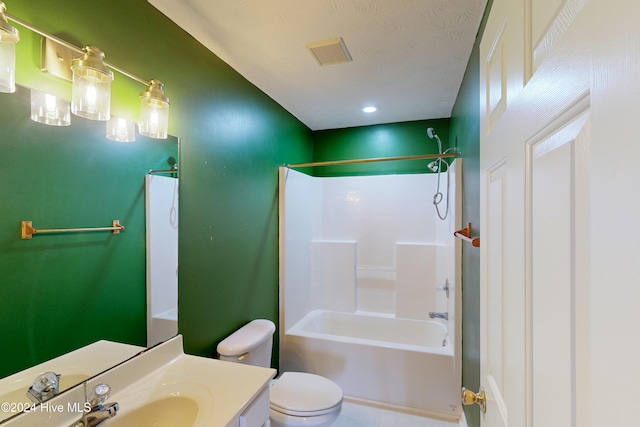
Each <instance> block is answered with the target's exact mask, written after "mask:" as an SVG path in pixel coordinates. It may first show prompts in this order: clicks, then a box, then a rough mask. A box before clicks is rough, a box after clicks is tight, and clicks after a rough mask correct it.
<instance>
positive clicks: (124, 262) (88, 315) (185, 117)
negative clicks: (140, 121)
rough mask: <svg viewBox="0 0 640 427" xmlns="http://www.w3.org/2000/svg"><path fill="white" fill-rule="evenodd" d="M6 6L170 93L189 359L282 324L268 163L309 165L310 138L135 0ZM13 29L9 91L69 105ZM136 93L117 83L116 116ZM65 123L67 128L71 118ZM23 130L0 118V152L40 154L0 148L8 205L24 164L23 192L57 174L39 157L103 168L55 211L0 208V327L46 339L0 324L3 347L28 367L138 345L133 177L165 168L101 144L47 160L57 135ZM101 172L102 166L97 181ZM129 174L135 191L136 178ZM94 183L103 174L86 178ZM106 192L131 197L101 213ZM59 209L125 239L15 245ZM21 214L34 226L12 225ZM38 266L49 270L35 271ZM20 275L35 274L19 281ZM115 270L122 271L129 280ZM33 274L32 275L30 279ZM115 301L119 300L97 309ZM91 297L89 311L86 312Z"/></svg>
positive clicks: (132, 85) (138, 217)
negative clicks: (19, 317)
mask: <svg viewBox="0 0 640 427" xmlns="http://www.w3.org/2000/svg"><path fill="white" fill-rule="evenodd" d="M5 4H6V6H7V9H8V13H9V14H11V15H13V16H16V17H18V18H21V19H23V20H25V21H27V22H29V23H31V24H33V25H36V26H38V27H40V28H41V29H43V30H45V31H47V32H49V33H52V34H55V35H58V36H60V37H62V38H64V39H65V40H68V41H70V42H72V43H74V44H76V45H78V46H82V45H86V44H91V45H95V46H97V47H99V48H100V49H101V50H103V51H104V52H105V54H106V58H107V60H108V61H109V62H111V63H113V64H115V65H117V66H119V67H121V68H124V69H126V70H127V71H129V72H131V73H133V74H135V75H137V76H140V77H142V78H145V79H151V78H156V79H159V80H161V81H162V82H163V83H164V84H165V91H166V94H167V96H169V97H170V98H171V117H170V123H169V132H170V133H171V134H173V135H178V136H179V137H180V141H181V146H180V154H179V156H180V169H181V171H180V190H181V193H180V230H179V232H180V248H179V250H180V255H179V264H180V271H179V282H180V285H179V286H180V290H179V311H180V315H179V317H180V318H179V331H180V332H181V333H182V334H184V339H185V350H186V351H187V352H189V353H194V354H201V355H207V356H211V355H212V354H213V350H214V348H215V345H216V344H217V342H218V341H219V340H221V339H222V338H223V337H224V336H225V335H226V334H228V333H230V332H232V331H233V330H234V329H235V328H237V327H238V326H240V325H241V324H243V323H245V322H247V321H249V320H251V319H253V318H256V317H266V318H270V319H272V320H277V295H278V292H277V287H278V282H277V280H278V264H277V257H278V249H277V248H278V245H277V209H276V207H277V204H276V198H277V167H278V166H280V165H281V164H283V163H293V162H303V161H310V160H312V142H311V132H310V131H309V129H308V128H307V127H306V126H304V125H302V124H301V123H300V122H299V121H298V120H297V119H295V118H294V117H293V116H292V115H291V114H289V113H288V112H287V111H285V110H284V109H283V108H282V107H280V106H279V105H278V104H277V103H275V102H274V101H273V100H272V99H270V98H269V97H268V96H266V95H265V94H264V93H262V92H261V91H259V90H258V89H257V88H256V87H255V86H253V85H252V84H251V83H249V82H247V81H246V79H244V78H243V77H242V76H240V75H239V74H238V73H237V72H235V71H234V70H233V69H231V68H230V67H229V66H228V65H227V64H225V63H224V62H222V61H221V60H220V59H219V58H217V57H216V56H215V55H213V54H211V53H210V52H209V51H208V50H207V49H205V48H204V47H203V46H202V45H201V44H200V43H198V42H197V41H195V40H194V39H193V38H192V37H191V36H190V35H188V34H187V33H185V32H184V31H182V30H181V29H180V28H178V27H177V26H176V25H175V24H173V23H172V22H171V21H170V20H169V19H167V18H166V17H165V16H164V15H162V14H161V13H160V12H158V11H157V10H156V9H155V8H153V7H152V6H151V5H150V4H149V3H148V2H147V1H146V0H114V1H111V2H90V3H89V2H87V1H86V0H68V1H65V2H51V1H48V0H31V1H29V2H19V1H15V0H7V1H5ZM16 26H17V27H18V29H19V30H20V31H21V41H20V43H19V44H18V58H19V59H18V71H17V80H18V83H20V84H23V85H25V86H29V87H34V88H37V89H40V90H43V91H46V92H48V93H51V94H54V95H58V96H62V97H65V98H67V99H68V98H70V91H71V89H70V84H69V83H68V82H65V81H62V80H59V79H57V78H55V77H51V76H47V75H44V74H42V73H41V72H40V70H39V66H40V64H39V37H37V36H34V35H33V34H32V33H31V32H30V31H29V30H27V29H24V28H22V27H20V26H18V25H16ZM144 89H145V88H144V86H143V85H141V84H140V83H138V82H135V81H132V80H130V79H128V78H126V77H124V76H121V75H119V74H118V73H115V81H114V83H113V90H112V113H113V114H114V115H118V116H121V117H126V118H129V119H133V120H136V119H137V115H138V98H137V97H138V94H139V92H141V91H143V90H144ZM13 96H14V95H11V94H8V95H6V98H10V99H14V98H12V97H13ZM2 110H3V111H4V110H5V109H4V107H3V108H2ZM72 120H75V121H78V120H77V118H75V117H73V118H72ZM28 122H29V120H28V118H24V117H22V119H20V120H18V119H17V118H9V119H8V120H2V121H1V122H0V123H1V124H0V135H1V137H2V144H3V147H4V145H5V144H9V145H11V144H23V143H24V141H21V140H19V139H15V138H18V137H17V136H16V135H17V133H19V134H20V135H22V136H20V137H19V138H23V139H27V138H28V139H29V141H32V142H30V144H31V145H35V144H42V145H43V146H40V147H39V150H38V151H37V152H36V151H29V150H27V149H26V148H24V149H22V148H21V149H20V151H19V152H18V153H17V154H16V156H18V157H15V156H14V157H11V158H9V157H7V150H4V149H3V150H2V151H1V152H2V153H3V160H4V161H5V166H6V165H7V164H8V163H12V167H11V169H10V170H8V171H7V172H6V176H5V179H4V180H3V181H2V182H3V184H2V186H3V187H2V188H3V193H2V194H3V195H4V196H5V197H4V200H5V203H6V200H8V199H9V200H10V197H11V198H13V197H16V194H17V190H15V189H14V187H13V185H15V184H17V183H18V182H19V179H18V177H21V176H22V175H16V174H15V173H14V172H15V171H16V170H18V169H20V168H22V169H24V171H25V173H27V172H28V174H29V176H30V179H29V181H28V184H29V186H30V187H33V186H35V184H34V182H43V181H44V182H46V181H47V180H51V179H52V176H51V172H45V171H43V170H42V168H41V166H42V165H43V164H44V163H46V162H47V159H49V160H54V159H55V160H56V162H55V164H56V166H58V167H60V168H61V169H60V174H61V175H64V176H65V177H66V174H68V173H70V172H69V170H70V169H73V170H75V168H77V167H78V165H82V164H85V163H86V162H87V161H88V160H89V159H91V160H92V161H94V160H96V158H99V159H100V161H101V162H103V163H104V165H102V166H100V167H99V168H98V167H95V168H94V167H93V166H92V165H93V163H87V166H88V167H89V169H91V171H94V172H95V173H93V174H92V173H85V172H82V171H80V172H77V173H76V172H74V173H73V174H71V175H70V176H69V177H68V179H67V181H65V182H66V183H67V184H68V187H67V188H64V190H63V191H62V190H60V189H59V188H58V187H57V186H56V188H57V190H56V191H59V192H60V191H62V192H60V193H59V194H60V196H61V197H62V196H64V202H63V201H62V199H61V200H60V201H56V202H55V203H53V201H51V200H48V201H47V200H42V201H41V202H42V203H41V204H34V203H32V201H33V200H31V201H29V200H27V201H26V202H25V204H26V205H29V206H31V208H30V209H29V210H25V209H18V210H19V212H17V213H16V214H15V215H14V214H13V213H11V215H9V214H10V212H9V208H8V207H7V206H5V205H3V207H2V208H0V209H2V210H1V211H0V212H1V215H2V219H3V221H2V223H3V224H4V223H6V226H2V227H1V228H0V233H1V235H0V242H1V243H0V244H2V248H3V252H2V254H1V255H2V256H1V259H0V261H1V265H0V274H1V275H2V276H1V277H2V283H3V285H2V287H1V288H0V292H3V294H2V298H1V299H0V305H1V306H2V317H3V328H5V325H9V323H6V321H7V320H6V319H7V318H9V317H10V316H13V315H15V314H16V313H28V316H29V317H30V318H31V321H30V322H28V323H30V326H29V328H30V329H31V330H34V331H35V330H37V331H42V332H38V333H37V335H38V337H41V338H42V339H41V340H40V341H35V340H33V339H32V338H35V337H34V336H30V335H29V334H28V333H26V332H25V331H24V330H15V331H14V330H13V329H11V328H10V327H7V330H4V329H3V332H6V334H5V333H3V334H2V338H0V340H1V342H2V345H1V346H2V347H3V348H5V349H6V348H13V347H12V346H14V345H19V346H21V348H22V347H23V346H26V347H27V348H29V349H32V350H30V351H32V352H33V353H34V356H33V357H31V358H30V360H29V362H33V363H35V362H39V361H42V360H44V359H47V358H49V357H51V356H54V355H57V354H60V353H63V352H65V351H68V350H70V349H72V348H75V347H78V346H80V345H82V344H84V343H85V342H86V341H91V340H95V339H98V338H103V337H106V338H108V339H113V340H116V341H124V342H130V343H134V344H144V331H145V323H144V314H145V291H144V287H145V284H144V268H145V265H144V263H145V261H144V258H142V259H141V258H139V256H138V254H139V253H144V241H143V240H142V239H139V238H136V237H135V234H136V233H138V232H142V229H143V226H144V222H143V221H144V219H143V211H142V210H140V209H142V208H141V206H142V204H141V203H142V201H143V193H142V187H141V186H142V178H143V175H144V173H145V172H146V171H147V170H148V169H150V168H156V167H158V166H161V167H162V168H165V167H166V163H167V162H166V159H158V162H159V163H160V164H149V162H148V161H140V159H138V160H136V159H135V158H131V159H129V158H127V157H126V153H124V152H123V153H121V154H118V155H113V154H111V153H106V152H105V150H107V149H106V148H105V147H107V146H108V147H112V146H110V145H108V144H106V145H105V147H100V148H96V149H95V150H96V151H95V152H94V150H93V149H92V148H88V147H83V148H82V149H81V150H79V151H74V150H72V151H70V152H68V153H67V154H66V155H62V154H57V153H56V150H57V148H54V144H56V143H58V142H59V141H57V140H55V139H54V140H52V138H51V137H52V135H55V130H53V129H52V128H50V127H45V129H44V130H41V131H39V132H37V133H32V132H31V129H30V128H29V126H30V125H31V124H30V123H28ZM25 135H26V136H25ZM65 142H66V141H65ZM47 143H48V144H49V145H46V144H47ZM77 143H79V141H75V142H74V144H75V149H76V150H77V149H78V147H77V145H79V144H77ZM139 146H140V142H136V143H134V144H132V145H130V146H127V147H128V148H113V147H112V149H114V150H127V149H128V150H130V151H131V150H137V149H138V148H137V147H139ZM120 147H124V146H120ZM131 147H135V148H131ZM34 155H36V156H38V157H40V159H39V160H38V162H37V163H36V162H34V161H33V159H30V157H32V156H34ZM174 157H175V154H174ZM106 164H108V165H109V169H108V170H103V169H104V168H106ZM0 169H2V168H0ZM98 169H99V170H100V172H99V173H98V172H97V170H98ZM5 170H6V168H5ZM129 173H130V174H132V175H134V176H135V179H136V181H133V182H132V180H131V177H130V176H127V174H129ZM98 174H99V178H94V177H95V176H96V175H98ZM122 174H125V178H122ZM54 178H56V179H57V177H55V176H54ZM123 181H124V182H123ZM107 183H108V184H113V186H114V190H115V189H118V190H123V191H125V192H133V194H127V195H123V196H122V197H123V198H125V199H126V201H125V202H124V203H113V204H111V203H105V202H103V201H102V200H101V197H100V196H99V194H100V190H101V188H102V187H103V184H107ZM122 187H127V188H126V190H124V189H123V188H122ZM52 194H55V193H52ZM23 197H27V196H26V195H25V196H23ZM33 198H34V199H35V198H36V196H33ZM48 199H55V197H54V196H51V197H48ZM98 202H101V203H98ZM138 203H140V205H138ZM63 204H64V205H66V206H68V207H69V209H68V210H71V211H73V213H72V215H71V217H69V222H72V221H73V225H75V224H77V223H80V224H81V225H83V224H85V223H87V222H90V223H91V224H93V222H94V221H99V222H103V219H104V218H107V219H108V221H111V219H115V218H118V219H120V220H122V222H123V224H125V226H127V230H126V232H125V233H123V234H121V235H119V236H113V237H111V236H106V237H105V236H104V235H91V236H87V235H85V236H84V237H80V236H65V237H63V236H53V237H52V236H47V237H46V239H47V240H44V238H45V237H44V236H37V237H39V239H37V240H36V239H35V238H34V241H32V242H22V241H20V239H19V235H18V230H19V227H18V226H19V221H20V220H22V219H32V220H34V225H35V226H38V225H40V218H42V220H41V221H42V224H41V225H42V226H46V227H49V226H57V225H62V224H61V221H62V219H63V218H64V220H65V221H66V219H67V218H68V217H67V216H64V217H62V216H61V215H62V213H61V212H58V209H56V211H55V212H53V208H61V207H62V206H63ZM11 209H12V208H11ZM85 210H89V211H90V213H91V215H90V216H89V213H87V212H85ZM16 215H17V216H18V218H17V219H16V218H15V216H16ZM25 215H26V216H28V217H30V218H27V217H24V218H23V216H25ZM58 215H60V216H61V217H60V218H58ZM9 217H10V220H7V221H4V220H5V219H7V218H9ZM112 217H113V218H112ZM45 219H47V220H48V221H46V222H45ZM49 219H51V221H49ZM53 219H55V221H53ZM125 220H129V223H127V222H125ZM59 221H60V222H59ZM82 239H88V241H87V240H82ZM125 239H132V240H135V242H134V243H133V245H134V246H135V247H134V248H129V249H123V242H124V241H125ZM28 244H30V246H26V245H28ZM116 245H117V246H116ZM72 251H73V252H72ZM41 259H45V260H47V261H49V260H52V262H53V263H57V262H59V263H60V265H59V266H56V268H54V269H53V270H51V269H44V268H43V267H42V263H41V262H40V261H39V260H41ZM87 259H91V260H93V261H92V262H88V261H87ZM71 266H73V268H71ZM31 270H37V272H36V273H28V272H29V271H31ZM77 270H82V273H83V274H80V273H79V272H78V271H77ZM125 272H127V274H129V273H130V276H131V277H128V278H127V279H126V280H125V279H123V275H124V274H125ZM29 275H31V278H30V277H25V276H29ZM8 277H10V279H8ZM7 280H11V281H12V285H11V287H10V288H8V287H6V285H5V283H6V281H7ZM114 287H115V288H114ZM45 289H47V290H46V292H45ZM110 290H111V291H114V292H109V291H110ZM26 293H31V294H33V295H34V296H35V297H37V298H39V300H38V305H37V306H34V305H33V304H30V303H27V302H25V301H24V300H23V297H24V295H25V294H26ZM113 294H115V295H116V299H115V301H114V300H113V299H108V300H106V301H105V300H104V298H103V297H107V296H111V297H112V296H113ZM7 296H10V298H8V297H7ZM69 296H72V298H73V299H74V301H75V300H77V301H81V302H85V303H86V302H91V305H89V306H88V307H85V306H83V307H80V306H77V305H73V306H72V307H70V306H68V305H66V304H67V299H68V298H69ZM98 300H99V301H101V302H102V305H101V306H100V307H96V306H95V305H93V301H98ZM36 309H37V310H36ZM38 310H42V311H46V312H47V313H49V317H47V316H45V315H36V314H34V312H35V311H38ZM43 323H46V325H45V326H43V325H42V324H43ZM3 362H4V360H3ZM2 365H3V367H2V368H3V369H4V370H5V371H6V372H5V373H9V372H10V371H14V370H16V369H17V368H19V367H20V366H18V364H16V363H14V364H13V366H12V367H11V368H5V365H4V363H3V364H2ZM6 366H8V365H6Z"/></svg>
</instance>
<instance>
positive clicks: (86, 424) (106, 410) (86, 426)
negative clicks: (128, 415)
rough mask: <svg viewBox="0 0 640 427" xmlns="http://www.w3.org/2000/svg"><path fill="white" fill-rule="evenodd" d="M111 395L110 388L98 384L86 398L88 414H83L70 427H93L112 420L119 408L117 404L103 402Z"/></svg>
mask: <svg viewBox="0 0 640 427" xmlns="http://www.w3.org/2000/svg"><path fill="white" fill-rule="evenodd" d="M110 394H111V387H109V385H108V384H98V385H97V386H95V387H94V388H93V389H92V390H91V391H90V392H89V394H88V395H87V396H86V401H87V403H86V404H85V406H86V407H87V409H89V408H90V409H89V410H88V412H85V413H84V415H82V418H80V419H79V420H78V421H76V422H75V423H73V424H71V426H70V427H94V426H97V425H98V424H100V423H101V422H103V421H105V420H108V419H109V418H113V417H115V416H116V415H117V414H118V409H120V406H119V405H118V404H117V403H115V402H114V403H107V404H105V403H104V401H105V400H107V399H108V398H109V395H110Z"/></svg>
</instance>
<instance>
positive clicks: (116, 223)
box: [21, 219, 124, 240]
mask: <svg viewBox="0 0 640 427" xmlns="http://www.w3.org/2000/svg"><path fill="white" fill-rule="evenodd" d="M122 230H124V225H120V220H118V219H114V220H113V221H111V227H94V228H58V229H54V230H36V229H35V228H33V224H32V222H31V221H22V223H21V231H22V234H21V237H22V240H26V239H31V237H32V236H33V235H34V234H42V233H80V232H83V231H111V232H112V233H113V234H120V232H121V231H122Z"/></svg>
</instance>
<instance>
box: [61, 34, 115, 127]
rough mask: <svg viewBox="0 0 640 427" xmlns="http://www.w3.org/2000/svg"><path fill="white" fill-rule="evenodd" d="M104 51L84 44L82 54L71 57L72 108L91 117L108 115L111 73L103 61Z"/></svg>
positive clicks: (108, 117) (94, 118)
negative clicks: (78, 56) (79, 56)
mask: <svg viewBox="0 0 640 427" xmlns="http://www.w3.org/2000/svg"><path fill="white" fill-rule="evenodd" d="M103 59H104V53H102V51H100V50H99V49H97V48H95V47H92V46H86V47H85V54H84V55H83V56H82V57H81V58H76V59H74V60H73V61H71V71H72V73H73V87H72V89H71V112H72V113H73V114H75V115H77V116H80V117H85V118H87V119H90V120H102V121H106V120H109V119H110V118H111V114H110V111H111V110H110V109H111V82H112V81H113V73H112V72H111V70H109V69H108V68H107V67H106V66H105V65H104V61H103Z"/></svg>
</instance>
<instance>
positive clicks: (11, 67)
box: [0, 1, 20, 93]
mask: <svg viewBox="0 0 640 427" xmlns="http://www.w3.org/2000/svg"><path fill="white" fill-rule="evenodd" d="M6 10H7V8H6V6H5V5H4V2H2V1H0V92H5V93H13V92H15V91H16V43H18V41H19V40H20V33H19V32H18V30H17V29H15V28H14V27H12V26H11V25H9V23H8V22H7V17H6V15H5V11H6Z"/></svg>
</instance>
